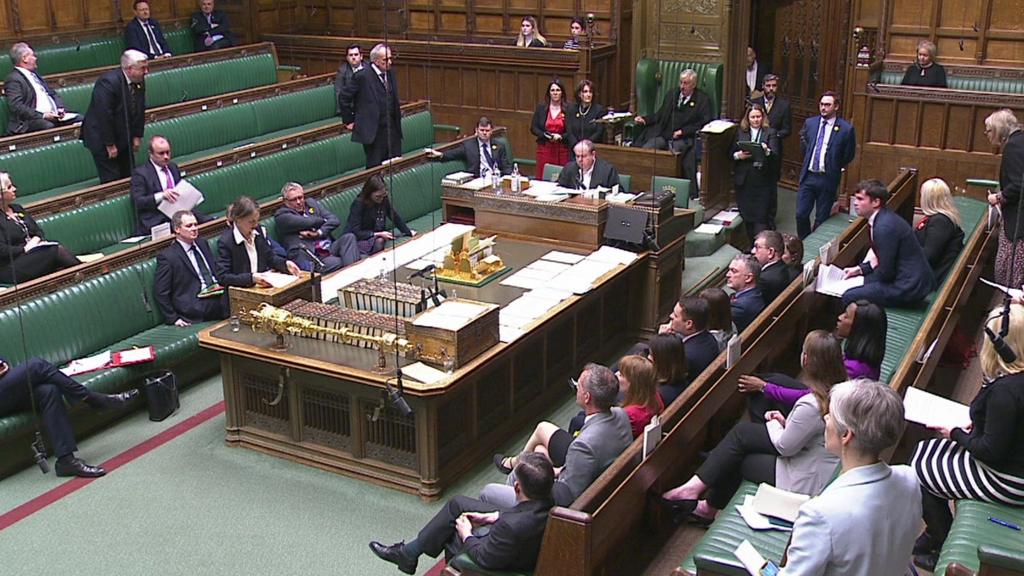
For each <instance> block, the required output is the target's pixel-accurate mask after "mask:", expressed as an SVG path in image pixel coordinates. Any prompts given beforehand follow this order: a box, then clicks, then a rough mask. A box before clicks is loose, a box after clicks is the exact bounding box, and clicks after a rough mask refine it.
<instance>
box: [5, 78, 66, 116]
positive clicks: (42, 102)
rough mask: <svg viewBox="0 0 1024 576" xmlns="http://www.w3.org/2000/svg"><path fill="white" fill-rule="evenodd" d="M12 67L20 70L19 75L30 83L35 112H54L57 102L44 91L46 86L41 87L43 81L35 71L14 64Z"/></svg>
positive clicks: (55, 111)
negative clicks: (33, 92) (33, 94)
mask: <svg viewBox="0 0 1024 576" xmlns="http://www.w3.org/2000/svg"><path fill="white" fill-rule="evenodd" d="M14 69H15V70H17V71H18V72H21V75H22V76H24V77H25V78H27V79H28V83H29V84H31V85H32V90H33V91H35V93H36V112H39V113H40V114H47V113H49V114H56V113H57V103H56V102H54V101H53V98H50V95H49V94H47V93H46V88H44V87H43V83H42V82H41V81H40V80H39V77H38V76H36V73H35V72H33V71H31V70H29V69H27V68H22V67H21V66H16V67H15V68H14Z"/></svg>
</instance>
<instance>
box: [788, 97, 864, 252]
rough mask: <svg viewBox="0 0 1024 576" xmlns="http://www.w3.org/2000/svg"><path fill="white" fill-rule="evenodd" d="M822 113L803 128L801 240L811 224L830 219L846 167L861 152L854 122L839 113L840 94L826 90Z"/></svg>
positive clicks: (798, 222)
mask: <svg viewBox="0 0 1024 576" xmlns="http://www.w3.org/2000/svg"><path fill="white" fill-rule="evenodd" d="M818 109H819V110H820V111H821V114H820V115H819V116H816V117H814V118H808V119H807V121H806V122H804V127H803V129H802V130H801V131H800V144H801V145H802V146H803V149H804V163H803V167H802V168H801V169H800V187H799V188H798V189H797V193H796V232H797V235H798V236H799V237H800V239H801V240H803V239H804V238H806V237H807V236H808V235H809V234H810V233H811V230H813V228H811V212H812V211H813V212H814V228H817V227H818V226H820V225H821V223H822V222H824V221H825V220H828V217H829V215H830V214H831V213H832V204H834V203H835V201H836V190H837V189H838V188H839V180H840V179H841V178H842V176H843V169H844V168H846V165H847V164H849V163H850V162H852V161H853V157H854V155H855V154H856V153H857V139H856V136H855V135H854V133H853V126H851V125H850V123H849V122H847V121H846V120H843V119H842V118H839V117H838V116H837V114H838V112H839V96H838V95H836V93H835V92H825V93H824V94H822V95H821V99H820V100H819V101H818Z"/></svg>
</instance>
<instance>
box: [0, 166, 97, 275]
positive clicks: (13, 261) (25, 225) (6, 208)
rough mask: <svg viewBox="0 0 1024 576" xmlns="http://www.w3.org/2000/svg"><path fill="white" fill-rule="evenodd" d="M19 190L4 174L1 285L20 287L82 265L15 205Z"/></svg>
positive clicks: (0, 193)
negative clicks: (50, 240)
mask: <svg viewBox="0 0 1024 576" xmlns="http://www.w3.org/2000/svg"><path fill="white" fill-rule="evenodd" d="M17 190H18V188H17V187H16V186H15V185H14V182H13V181H12V180H11V176H10V174H8V173H7V172H0V283H3V284H18V283H21V282H28V281H29V280H35V279H36V278H39V277H40V276H46V275H47V274H50V273H52V272H56V271H57V270H63V269H64V268H68V267H71V266H74V265H76V264H81V262H80V261H79V260H78V258H76V257H75V255H74V254H72V253H71V252H70V251H69V250H68V249H67V248H65V247H64V246H62V245H61V244H58V243H56V242H48V241H47V240H46V237H45V235H44V234H43V229H42V228H40V227H39V224H36V221H35V219H33V218H32V216H31V215H30V214H28V212H26V210H25V209H24V208H23V207H22V206H21V205H20V204H15V203H14V201H15V200H16V199H17Z"/></svg>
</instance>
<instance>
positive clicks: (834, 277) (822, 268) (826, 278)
mask: <svg viewBox="0 0 1024 576" xmlns="http://www.w3.org/2000/svg"><path fill="white" fill-rule="evenodd" d="M863 285H864V276H863V275H861V276H853V277H852V278H846V272H844V271H843V269H842V268H840V267H838V266H836V265H834V264H820V265H819V266H818V277H817V279H815V281H814V291H815V292H818V293H819V294H827V295H828V296H835V297H837V298H841V297H842V296H843V293H845V292H846V291H847V290H849V289H850V288H856V287H858V286H863Z"/></svg>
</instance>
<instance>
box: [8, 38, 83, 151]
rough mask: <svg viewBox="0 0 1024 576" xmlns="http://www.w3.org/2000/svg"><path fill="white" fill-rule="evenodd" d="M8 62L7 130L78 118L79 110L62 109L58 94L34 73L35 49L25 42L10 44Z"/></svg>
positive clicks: (30, 128) (43, 127) (32, 129)
mask: <svg viewBox="0 0 1024 576" xmlns="http://www.w3.org/2000/svg"><path fill="white" fill-rule="evenodd" d="M11 63H12V64H14V70H12V71H11V73H10V74H8V75H7V78H5V79H4V97H5V98H7V108H8V109H10V118H9V119H8V120H7V132H8V133H10V134H26V133H28V132H36V131H39V130H49V129H50V128H53V127H55V126H62V125H67V124H71V123H72V122H75V121H77V120H78V119H79V116H78V114H66V113H65V112H64V102H62V101H61V99H60V96H59V95H58V94H57V93H56V92H54V91H53V89H52V88H50V85H49V84H47V83H46V80H43V78H42V77H41V76H39V75H38V74H36V69H37V64H36V53H35V51H34V50H32V47H31V46H29V45H28V44H26V43H24V42H16V43H15V44H14V46H11Z"/></svg>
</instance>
